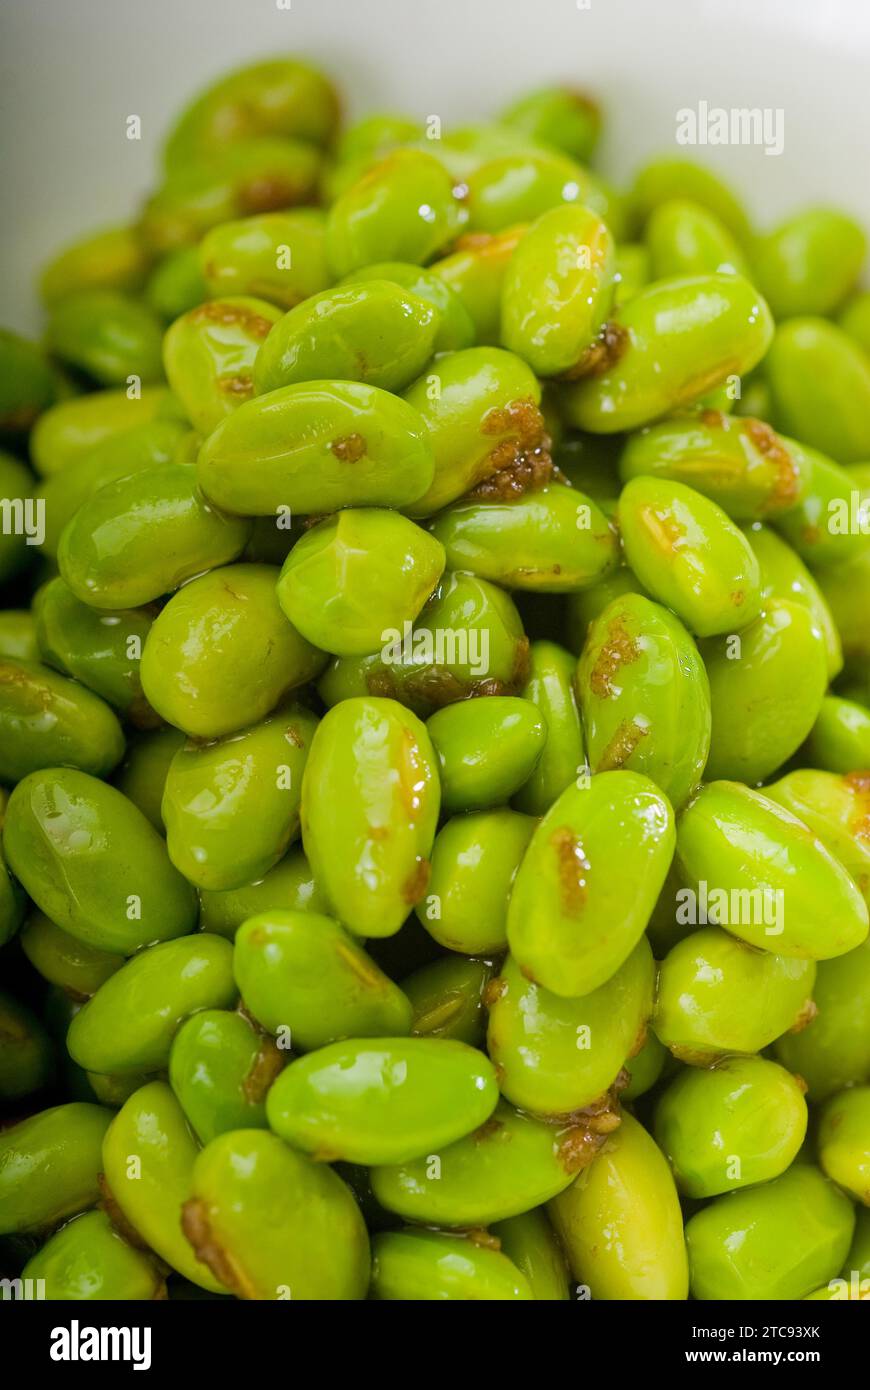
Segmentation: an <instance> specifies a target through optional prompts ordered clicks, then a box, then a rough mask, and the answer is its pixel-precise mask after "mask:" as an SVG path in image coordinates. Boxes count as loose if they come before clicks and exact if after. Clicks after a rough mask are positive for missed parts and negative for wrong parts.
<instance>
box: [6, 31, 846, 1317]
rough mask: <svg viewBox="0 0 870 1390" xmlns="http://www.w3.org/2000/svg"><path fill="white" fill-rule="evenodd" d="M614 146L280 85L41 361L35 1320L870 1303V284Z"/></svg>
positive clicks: (191, 142) (819, 247)
mask: <svg viewBox="0 0 870 1390" xmlns="http://www.w3.org/2000/svg"><path fill="white" fill-rule="evenodd" d="M600 124H601V119H600V113H599V110H598V108H597V106H596V104H595V103H594V101H592V100H591V99H590V98H589V97H587V96H585V95H583V94H580V93H578V92H575V91H571V90H568V89H563V88H555V87H553V88H545V89H542V90H538V91H535V92H532V93H529V94H528V95H526V96H523V97H522V98H521V99H520V100H518V101H517V102H515V103H514V104H512V105H511V106H510V107H508V108H506V109H505V110H503V111H502V112H501V113H499V114H498V116H497V117H496V119H495V120H494V121H493V122H492V123H490V124H480V125H472V126H467V127H465V128H446V129H445V130H444V131H443V132H442V131H441V130H440V129H438V130H437V131H436V130H434V129H433V128H431V123H430V124H429V125H428V126H427V125H424V124H423V123H422V122H418V121H417V120H415V119H413V118H409V117H406V116H403V115H399V114H395V113H392V112H390V113H375V114H370V115H368V116H366V117H364V118H363V119H362V120H359V121H357V122H356V123H354V124H350V125H347V124H343V123H342V121H341V119H340V111H339V101H338V96H337V94H336V91H335V89H334V87H333V85H332V83H331V82H330V80H329V79H328V78H327V77H326V76H324V75H323V74H322V73H320V72H319V71H316V70H315V69H314V68H312V67H311V66H309V65H308V64H306V63H305V62H301V61H298V60H296V59H288V58H280V59H274V60H270V61H267V62H263V63H259V64H256V65H254V66H252V67H247V68H244V69H241V70H239V71H237V72H234V73H232V74H230V75H229V76H227V77H225V78H223V79H221V80H220V81H218V82H217V83H216V84H215V85H213V86H212V87H210V88H209V89H208V90H206V91H205V92H203V93H202V94H201V95H199V96H198V97H197V98H196V100H195V101H194V102H193V103H192V105H190V106H189V107H188V108H187V110H186V111H184V112H183V114H182V115H181V117H180V118H179V120H178V121H177V123H176V124H175V126H174V128H173V129H172V130H171V132H170V133H169V136H168V138H167V140H166V142H165V145H164V148H163V156H162V161H163V162H162V167H161V171H160V174H159V178H158V181H157V185H156V188H155V191H154V192H153V194H152V196H151V197H149V199H148V200H147V202H146V203H145V204H144V206H143V207H141V208H140V209H139V212H138V215H137V216H136V219H135V220H134V221H133V222H132V223H131V224H129V225H125V226H122V227H115V228H110V229H104V230H101V231H99V232H98V233H96V234H95V235H92V236H88V237H86V238H85V239H83V240H81V241H79V242H77V243H76V244H75V245H73V246H71V247H68V248H67V249H65V250H64V251H62V252H61V254H60V255H58V256H57V257H56V259H55V260H53V261H52V262H51V264H50V265H48V266H47V267H46V268H45V270H44V272H43V274H42V277H41V281H40V292H41V296H42V300H43V303H44V306H45V316H46V317H45V328H44V332H43V334H42V337H41V339H40V341H39V342H31V341H28V340H25V339H23V338H22V337H20V336H19V335H17V334H15V333H13V332H11V331H3V332H2V334H0V440H2V453H0V510H2V520H3V527H2V535H0V604H2V611H0V823H2V852H0V946H2V949H0V1106H2V1109H0V1273H2V1274H3V1275H4V1276H6V1277H7V1278H8V1279H9V1280H11V1281H12V1282H11V1283H10V1284H8V1285H7V1286H5V1287H6V1296H7V1297H14V1296H15V1295H16V1291H18V1292H19V1293H20V1292H21V1289H22V1288H24V1287H25V1286H26V1285H27V1281H42V1283H41V1285H40V1286H39V1287H41V1289H42V1291H43V1294H44V1296H45V1297H46V1298H48V1299H58V1300H75V1299H112V1300H124V1299H127V1300H148V1299H158V1298H165V1297H167V1296H168V1297H170V1298H189V1297H191V1296H200V1297H212V1298H220V1297H231V1296H232V1297H236V1298H241V1299H265V1300H271V1299H286V1298H292V1299H302V1300H329V1301H331V1300H345V1299H365V1298H372V1299H388V1300H436V1299H458V1300H512V1299H519V1300H530V1299H543V1300H565V1299H569V1298H592V1299H596V1300H597V1299H603V1300H639V1299H641V1300H660V1299H667V1300H684V1299H687V1298H689V1297H691V1298H694V1299H697V1300H718V1299H729V1300H730V1299H734V1300H744V1299H746V1300H758V1299H774V1300H792V1299H804V1298H814V1299H837V1298H847V1299H854V1298H860V1297H862V1296H863V1297H865V1298H866V1297H870V1210H868V1208H870V940H868V902H870V617H868V614H870V292H867V291H861V290H860V289H859V288H858V283H859V277H860V274H861V268H862V264H863V261H864V257H865V250H866V240H865V235H864V232H863V230H862V229H861V227H860V226H858V225H857V224H856V223H855V222H854V220H853V219H852V218H850V217H849V216H847V215H845V214H844V213H842V212H840V211H838V210H834V209H829V208H818V207H815V208H811V209H809V210H808V211H805V212H798V213H796V214H795V215H794V216H792V217H791V218H790V219H789V220H788V221H786V222H785V223H783V224H782V225H781V226H779V227H776V228H774V229H773V230H772V231H770V232H767V233H762V232H759V231H757V230H756V229H755V228H754V227H753V226H752V224H751V222H750V220H749V218H748V216H747V214H746V213H745V212H744V210H743V208H742V207H741V205H740V202H739V201H738V199H737V198H736V197H735V195H734V194H733V193H732V192H731V190H730V189H729V188H728V187H727V186H726V185H725V184H724V183H722V182H721V181H720V179H719V178H718V177H717V176H716V175H715V174H713V173H712V172H711V171H710V170H709V169H707V168H705V167H704V166H702V165H701V164H698V163H696V162H694V161H692V160H690V159H684V158H679V159H678V158H664V159H660V160H657V161H654V162H653V163H650V164H648V165H646V167H644V168H643V169H641V170H640V172H639V173H638V174H637V177H636V179H635V181H634V184H633V186H632V187H631V188H630V189H628V190H625V191H622V190H618V189H616V188H614V187H613V186H612V185H611V184H610V183H609V182H608V181H607V180H606V178H604V177H602V176H601V175H600V173H599V172H598V169H597V166H596V164H595V153H596V145H597V141H598V136H599V131H600ZM18 1279H20V1280H21V1281H22V1282H21V1284H20V1285H17V1284H16V1283H15V1281H16V1280H18ZM33 1287H36V1285H33Z"/></svg>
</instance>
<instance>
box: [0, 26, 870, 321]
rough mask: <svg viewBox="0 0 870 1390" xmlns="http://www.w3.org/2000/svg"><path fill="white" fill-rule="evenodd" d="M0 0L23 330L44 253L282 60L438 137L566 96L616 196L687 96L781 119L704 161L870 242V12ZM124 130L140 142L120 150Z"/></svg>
mask: <svg viewBox="0 0 870 1390" xmlns="http://www.w3.org/2000/svg"><path fill="white" fill-rule="evenodd" d="M581 3H589V4H590V8H589V9H582V8H578V3H577V0H291V8H290V9H289V10H279V9H278V8H277V3H276V0H2V7H3V17H2V21H0V23H2V41H0V55H2V56H0V121H2V125H0V129H2V147H0V160H2V166H0V189H2V197H3V216H2V229H0V322H5V323H7V324H10V325H12V326H15V327H18V328H23V329H26V330H27V329H30V330H32V329H34V328H36V327H38V323H39V319H38V313H37V308H36V301H35V297H34V293H33V289H32V276H33V272H34V269H35V268H36V267H37V266H38V265H39V264H40V263H41V262H42V261H43V260H44V259H45V258H46V257H47V256H49V255H50V254H51V253H52V252H53V251H54V250H55V249H56V248H57V247H58V245H59V244H60V243H62V242H63V241H64V240H68V239H69V238H71V237H75V236H77V235H78V234H79V233H82V232H85V231H87V230H89V229H91V228H93V227H96V226H99V225H100V224H105V223H111V222H119V221H123V220H125V219H127V218H128V217H130V216H131V215H132V214H133V213H134V211H135V209H136V207H137V205H138V203H139V201H140V200H141V198H142V196H143V194H144V193H145V192H146V190H147V189H148V187H149V184H150V183H151V181H152V179H153V175H154V170H155V167H156V163H157V152H158V149H159V142H160V139H161V136H162V134H163V132H164V130H165V128H166V126H167V124H168V122H169V120H170V119H171V117H172V116H173V114H174V113H175V112H176V111H177V110H178V108H179V107H180V105H181V104H183V103H184V102H185V101H186V100H187V99H188V98H189V97H190V95H191V94H192V93H193V92H195V91H196V89H197V88H198V87H199V86H201V85H202V84H203V83H206V82H208V81H209V80H210V79H211V78H212V77H214V76H215V75H217V74H218V73H220V72H222V71H223V70H224V69H226V68H227V67H232V66H234V65H236V64H239V63H242V62H244V61H246V60H249V59H252V58H257V57H261V56H266V55H268V54H271V53H276V52H296V53H299V54H301V55H305V56H307V57H309V58H311V59H314V60H315V61H317V62H319V63H321V64H322V66H323V67H324V68H325V69H326V70H327V71H328V72H329V73H330V74H331V76H332V77H333V78H334V79H335V80H336V81H337V83H338V84H339V86H340V88H341V91H342V93H343V94H344V97H345V101H346V106H347V110H348V112H349V114H350V115H356V114H359V113H360V112H362V111H365V110H367V109H382V108H385V107H387V108H389V107H393V108H396V107H397V108H399V109H406V110H407V111H409V112H410V113H412V114H414V115H417V116H420V117H426V116H429V115H432V114H436V115H439V116H440V117H441V118H442V120H443V121H444V123H445V125H447V124H448V123H455V122H458V121H466V120H477V119H480V118H483V117H486V116H487V115H488V114H490V113H491V112H493V111H494V110H495V109H497V108H498V106H499V105H500V104H502V103H503V102H505V101H507V100H509V99H510V98H511V97H512V96H514V95H515V94H516V93H517V92H519V91H522V90H523V89H525V88H528V87H529V86H532V85H534V84H537V83H541V82H550V81H566V82H572V83H576V84H578V85H580V86H583V87H586V88H588V89H589V90H590V91H592V92H594V93H595V94H596V95H598V96H599V97H600V99H601V101H602V103H603V105H604V108H605V111H606V116H607V127H606V128H607V134H606V138H605V141H604V146H603V149H602V151H601V156H600V159H599V164H600V165H601V167H602V169H603V170H604V172H606V173H609V174H611V175H612V176H613V177H615V178H616V179H617V180H625V179H627V178H628V177H629V176H630V175H631V173H632V171H633V170H634V168H635V167H636V166H637V165H638V164H639V163H640V162H641V161H642V160H643V159H644V158H645V157H647V156H649V155H651V154H653V153H659V152H662V151H664V152H667V151H673V150H675V148H676V147H675V144H674V131H675V125H676V122H675V113H676V112H677V110H679V108H681V107H687V106H695V105H696V104H697V102H698V101H699V100H701V99H703V100H706V101H708V102H709V103H710V104H711V105H714V106H724V107H742V106H750V107H755V106H757V107H783V108H784V110H785V150H784V152H783V154H782V155H781V156H780V157H778V158H770V157H766V156H765V154H764V152H763V150H762V149H760V148H757V147H749V148H745V147H737V148H717V149H709V148H708V149H706V150H702V151H700V152H699V153H700V154H701V155H702V156H703V157H704V158H706V159H709V160H710V162H711V163H713V164H715V165H716V166H717V167H718V168H720V169H722V170H723V171H725V172H726V173H728V175H729V176H730V177H731V178H733V180H734V182H735V183H736V184H737V185H738V186H739V187H740V189H741V190H742V192H743V194H744V196H745V197H746V199H747V202H748V203H749V206H750V208H751V209H752V211H753V212H754V214H755V215H756V217H757V219H758V221H759V222H760V223H762V224H769V223H770V221H771V220H772V219H774V218H776V217H777V216H778V215H779V214H780V213H782V212H783V211H786V210H788V209H790V208H793V207H795V206H799V205H801V204H806V203H809V202H824V201H835V202H838V203H841V204H843V205H845V206H846V207H848V208H850V209H851V210H852V211H854V212H857V213H858V214H860V215H861V216H863V217H864V219H865V220H866V221H867V223H868V225H870V0H668V2H667V3H666V2H665V0H581ZM131 114H135V115H138V116H140V117H141V119H142V124H143V135H142V140H141V142H139V143H135V142H130V141H128V140H127V139H126V138H125V121H126V118H127V116H129V115H131Z"/></svg>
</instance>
